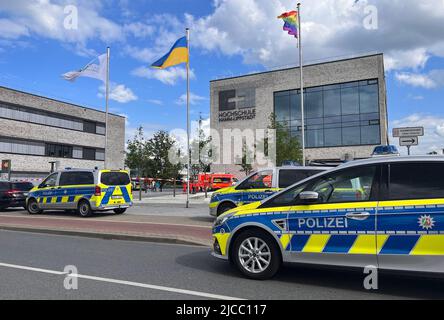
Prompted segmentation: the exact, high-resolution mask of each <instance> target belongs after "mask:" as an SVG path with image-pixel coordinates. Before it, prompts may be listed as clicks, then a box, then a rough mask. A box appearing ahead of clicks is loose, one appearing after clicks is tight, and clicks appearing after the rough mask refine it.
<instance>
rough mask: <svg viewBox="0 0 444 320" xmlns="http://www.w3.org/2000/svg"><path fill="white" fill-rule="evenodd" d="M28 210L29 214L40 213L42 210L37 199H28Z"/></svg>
mask: <svg viewBox="0 0 444 320" xmlns="http://www.w3.org/2000/svg"><path fill="white" fill-rule="evenodd" d="M26 209H27V210H28V213H29V214H39V213H42V212H43V211H42V210H41V209H40V208H39V204H38V203H37V200H35V199H30V200H29V201H28V206H27V208H26Z"/></svg>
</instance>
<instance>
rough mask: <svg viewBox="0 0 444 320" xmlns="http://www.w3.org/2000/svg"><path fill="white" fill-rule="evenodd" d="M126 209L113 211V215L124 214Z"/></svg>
mask: <svg viewBox="0 0 444 320" xmlns="http://www.w3.org/2000/svg"><path fill="white" fill-rule="evenodd" d="M125 211H126V208H120V209H114V213H116V214H123V213H125Z"/></svg>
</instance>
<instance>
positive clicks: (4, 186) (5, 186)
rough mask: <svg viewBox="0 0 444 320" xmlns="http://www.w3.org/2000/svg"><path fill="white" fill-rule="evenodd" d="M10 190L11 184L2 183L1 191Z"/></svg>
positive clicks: (0, 184)
mask: <svg viewBox="0 0 444 320" xmlns="http://www.w3.org/2000/svg"><path fill="white" fill-rule="evenodd" d="M5 190H9V182H0V191H5Z"/></svg>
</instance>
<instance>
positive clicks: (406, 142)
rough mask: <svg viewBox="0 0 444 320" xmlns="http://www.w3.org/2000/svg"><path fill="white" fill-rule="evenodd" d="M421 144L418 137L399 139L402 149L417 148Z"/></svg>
mask: <svg viewBox="0 0 444 320" xmlns="http://www.w3.org/2000/svg"><path fill="white" fill-rule="evenodd" d="M418 143H419V141H418V137H402V138H399V145H400V146H401V147H410V146H417V145H418Z"/></svg>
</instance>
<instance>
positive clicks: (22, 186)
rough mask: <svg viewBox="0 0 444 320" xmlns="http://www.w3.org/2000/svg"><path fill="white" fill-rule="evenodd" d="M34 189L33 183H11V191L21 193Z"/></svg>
mask: <svg viewBox="0 0 444 320" xmlns="http://www.w3.org/2000/svg"><path fill="white" fill-rule="evenodd" d="M32 188H34V185H33V184H32V183H31V182H13V183H11V189H13V190H19V191H29V190H31V189H32Z"/></svg>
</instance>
